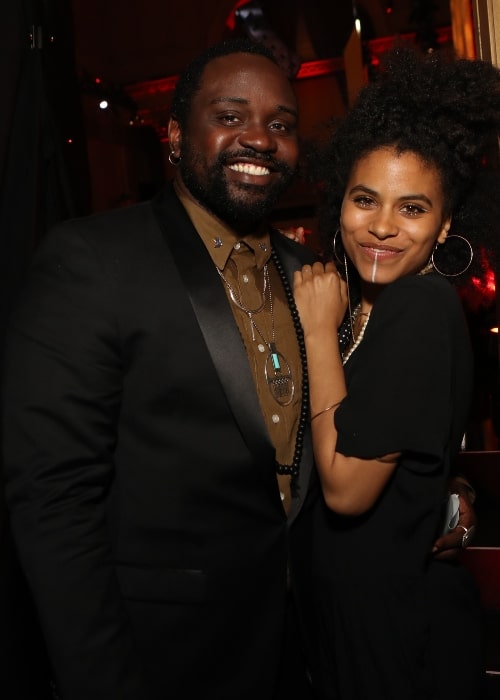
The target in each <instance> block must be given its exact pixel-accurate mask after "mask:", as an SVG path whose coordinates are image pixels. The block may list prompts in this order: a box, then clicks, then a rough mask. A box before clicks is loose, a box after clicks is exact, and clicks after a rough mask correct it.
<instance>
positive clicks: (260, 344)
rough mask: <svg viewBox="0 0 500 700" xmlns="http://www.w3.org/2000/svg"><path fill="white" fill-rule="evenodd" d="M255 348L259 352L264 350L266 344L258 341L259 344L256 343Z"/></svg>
mask: <svg viewBox="0 0 500 700" xmlns="http://www.w3.org/2000/svg"><path fill="white" fill-rule="evenodd" d="M257 349H258V351H259V352H266V346H265V345H262V343H259V344H258V345H257Z"/></svg>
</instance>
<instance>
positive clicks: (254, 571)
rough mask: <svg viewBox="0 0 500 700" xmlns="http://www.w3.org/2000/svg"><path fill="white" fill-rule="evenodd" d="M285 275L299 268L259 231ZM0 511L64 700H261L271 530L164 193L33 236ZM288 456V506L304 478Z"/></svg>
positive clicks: (198, 248) (222, 341) (194, 239)
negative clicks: (5, 513) (294, 483)
mask: <svg viewBox="0 0 500 700" xmlns="http://www.w3.org/2000/svg"><path fill="white" fill-rule="evenodd" d="M273 245H274V246H275V247H276V249H277V250H278V252H279V255H280V257H281V259H282V261H283V263H284V265H285V267H286V268H287V269H288V271H289V272H290V273H291V272H292V270H293V269H294V268H298V267H299V266H300V264H301V263H302V262H304V261H306V260H307V261H309V260H310V259H311V257H312V255H311V254H310V252H309V251H307V250H305V249H303V248H301V247H300V246H297V245H295V244H293V243H292V242H290V241H289V240H288V239H285V238H283V237H282V236H280V235H279V234H276V236H273ZM4 377H5V394H4V437H5V446H6V457H5V462H6V479H7V497H8V502H9V507H10V511H11V520H12V527H13V531H14V534H15V538H16V542H17V546H18V549H19V553H20V558H21V561H22V564H23V567H24V570H25V572H26V575H27V578H28V581H29V584H30V586H31V589H32V591H33V595H34V598H35V602H36V605H37V608H38V611H39V615H40V618H41V624H42V628H43V631H44V635H45V639H46V642H47V647H48V650H49V654H50V657H51V659H52V664H53V667H54V670H55V675H56V680H57V683H58V685H59V688H60V692H61V695H62V697H63V698H67V699H68V700H80V699H81V700H84V699H85V700H90V698H92V700H100V699H101V698H102V700H104V699H106V700H109V699H110V698H112V699H113V700H129V699H132V698H133V699H134V700H147V699H148V698H170V697H172V698H175V699H176V700H177V699H178V698H186V699H188V700H189V699H190V698H193V699H194V698H199V697H205V698H213V699H214V700H215V699H217V700H223V699H225V698H227V699H228V700H229V698H231V700H234V699H235V698H239V699H240V700H243V699H244V698H249V699H250V698H252V700H254V699H255V697H259V698H261V699H263V698H271V697H272V695H273V690H274V687H275V683H276V676H277V672H278V669H279V666H280V663H281V659H280V654H281V649H282V635H283V619H284V608H285V598H286V568H287V561H286V560H287V527H288V525H289V523H287V519H286V518H285V515H284V513H283V509H282V506H281V501H280V497H279V491H278V487H277V482H276V475H275V469H274V450H273V447H272V445H271V442H270V439H269V436H268V434H267V431H266V428H265V425H264V421H263V418H262V415H261V412H260V407H259V404H258V399H257V396H256V392H255V388H254V385H253V382H252V377H251V374H250V370H249V366H248V362H247V357H246V353H245V349H244V345H243V343H242V340H241V337H240V335H239V333H238V330H237V328H236V325H235V323H234V318H233V315H232V311H231V308H230V307H229V304H228V301H227V297H226V294H225V291H224V289H223V286H222V285H221V282H220V279H219V277H218V275H217V272H216V270H215V269H214V266H213V264H212V262H211V260H210V257H209V255H208V253H207V251H206V249H205V247H204V245H203V243H202V241H201V240H200V238H199V236H198V235H197V233H196V231H195V230H194V228H193V226H192V224H191V222H190V220H189V218H188V217H187V215H186V213H185V210H184V209H183V207H182V206H181V204H180V203H179V201H178V199H177V198H176V197H175V195H174V194H173V192H172V191H171V190H170V189H167V190H166V191H165V193H164V194H163V195H162V196H161V197H159V198H158V199H157V200H155V201H154V202H153V203H147V204H141V205H137V206H135V207H132V208H130V209H123V210H118V211H114V212H110V213H106V214H101V215H97V216H94V217H90V218H86V219H81V220H74V221H72V222H68V223H66V224H63V225H62V226H60V227H59V228H58V229H57V230H55V231H54V232H53V233H52V234H51V235H50V236H49V237H48V238H47V240H46V241H45V243H44V245H43V246H42V248H41V250H40V251H39V254H38V256H37V258H36V261H35V264H34V265H33V268H32V270H31V272H30V276H29V279H28V282H27V285H26V287H25V290H24V292H23V294H22V297H21V299H20V301H19V304H18V307H17V310H16V311H15V313H14V316H13V319H12V323H11V329H10V332H9V339H8V343H7V350H6V360H5V373H4ZM311 461H312V458H311V452H310V448H309V443H308V441H306V446H305V449H304V454H303V463H302V468H301V481H300V489H299V498H298V499H297V500H296V504H295V506H294V511H293V512H292V514H291V516H290V519H292V520H293V519H294V518H295V517H296V514H297V512H298V510H299V508H300V503H301V500H302V498H303V496H304V495H305V492H306V489H307V481H308V477H309V471H310V468H311Z"/></svg>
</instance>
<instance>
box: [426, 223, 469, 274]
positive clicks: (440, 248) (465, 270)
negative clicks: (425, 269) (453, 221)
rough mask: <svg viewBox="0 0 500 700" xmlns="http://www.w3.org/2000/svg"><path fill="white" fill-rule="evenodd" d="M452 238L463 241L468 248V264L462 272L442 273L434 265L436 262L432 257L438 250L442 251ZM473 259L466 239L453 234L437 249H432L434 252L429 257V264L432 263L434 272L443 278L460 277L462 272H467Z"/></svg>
mask: <svg viewBox="0 0 500 700" xmlns="http://www.w3.org/2000/svg"><path fill="white" fill-rule="evenodd" d="M452 238H459V239H460V240H461V241H463V242H464V243H465V244H466V245H467V247H468V248H469V262H468V263H467V265H466V266H465V267H464V268H463V269H462V270H460V272H443V270H440V269H439V267H438V266H437V265H436V262H435V260H434V255H435V254H436V252H437V251H438V250H440V251H441V250H443V248H444V247H445V246H446V244H447V243H448V242H449V241H450V239H452ZM473 258H474V251H473V250H472V246H471V244H470V242H469V241H468V240H467V238H465V237H464V236H459V235H458V234H456V233H454V234H452V235H451V236H448V237H447V239H446V241H445V242H444V243H443V244H442V246H440V247H439V248H438V246H436V247H435V248H434V250H433V251H432V255H431V263H432V266H433V268H434V269H435V270H436V272H438V273H439V274H440V275H442V276H443V277H459V276H460V275H463V274H464V272H467V270H468V269H469V267H470V266H471V263H472V259H473Z"/></svg>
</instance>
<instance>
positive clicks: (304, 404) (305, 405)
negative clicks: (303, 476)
mask: <svg viewBox="0 0 500 700" xmlns="http://www.w3.org/2000/svg"><path fill="white" fill-rule="evenodd" d="M271 258H272V260H273V263H274V266H275V268H276V271H277V273H278V275H279V278H280V280H281V283H282V285H283V289H284V291H285V296H286V300H287V303H288V308H289V309H290V314H291V316H292V322H293V327H294V330H295V336H296V338H297V344H298V346H299V353H300V365H301V370H302V400H301V406H300V414H299V420H298V426H297V436H296V438H295V449H294V454H293V459H292V464H279V462H276V472H277V473H278V474H285V475H288V476H291V477H292V491H293V490H294V489H296V487H297V477H298V475H299V471H300V461H301V459H302V448H303V446H304V433H305V429H306V426H307V421H308V416H309V381H308V376H307V358H306V345H305V342H304V332H303V330H302V325H301V323H300V317H299V312H298V310H297V306H296V304H295V299H294V296H293V292H292V288H291V286H290V283H289V282H288V277H287V275H286V272H285V269H284V267H283V264H282V262H281V260H280V259H279V257H278V254H277V253H276V251H275V250H274V248H272V249H271ZM217 271H218V272H219V275H220V276H221V278H222V279H223V281H224V282H225V284H226V286H227V285H228V283H227V281H226V280H225V279H224V277H223V275H222V274H221V272H220V270H219V269H218V268H217ZM228 291H230V290H229V287H228ZM240 301H241V299H240ZM235 303H236V302H235ZM246 313H247V315H248V312H246Z"/></svg>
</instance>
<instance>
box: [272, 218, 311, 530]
mask: <svg viewBox="0 0 500 700" xmlns="http://www.w3.org/2000/svg"><path fill="white" fill-rule="evenodd" d="M271 241H272V245H273V248H274V250H275V251H276V252H277V253H278V256H279V259H280V260H281V263H282V265H283V268H284V270H285V274H286V276H287V279H288V282H289V284H290V287H291V289H293V273H294V272H295V270H300V268H301V267H302V265H305V264H306V263H312V262H314V260H315V259H316V258H315V256H314V254H313V253H312V252H311V251H310V250H309V249H307V248H298V247H297V246H295V245H293V246H292V244H291V243H290V241H289V240H288V239H287V238H285V237H284V236H283V235H282V234H280V233H278V232H277V231H272V232H271ZM313 462H314V457H313V450H312V440H311V429H310V426H309V423H308V424H307V426H306V429H305V432H304V442H303V447H302V456H301V460H300V471H299V476H298V479H297V492H298V497H297V498H294V499H293V502H292V507H291V508H290V512H289V514H288V524H289V525H291V523H292V522H293V521H294V520H295V518H296V517H297V515H298V513H299V511H300V508H301V506H302V503H303V501H304V498H305V497H306V493H307V489H308V487H309V480H310V478H311V470H312V466H313Z"/></svg>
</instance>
